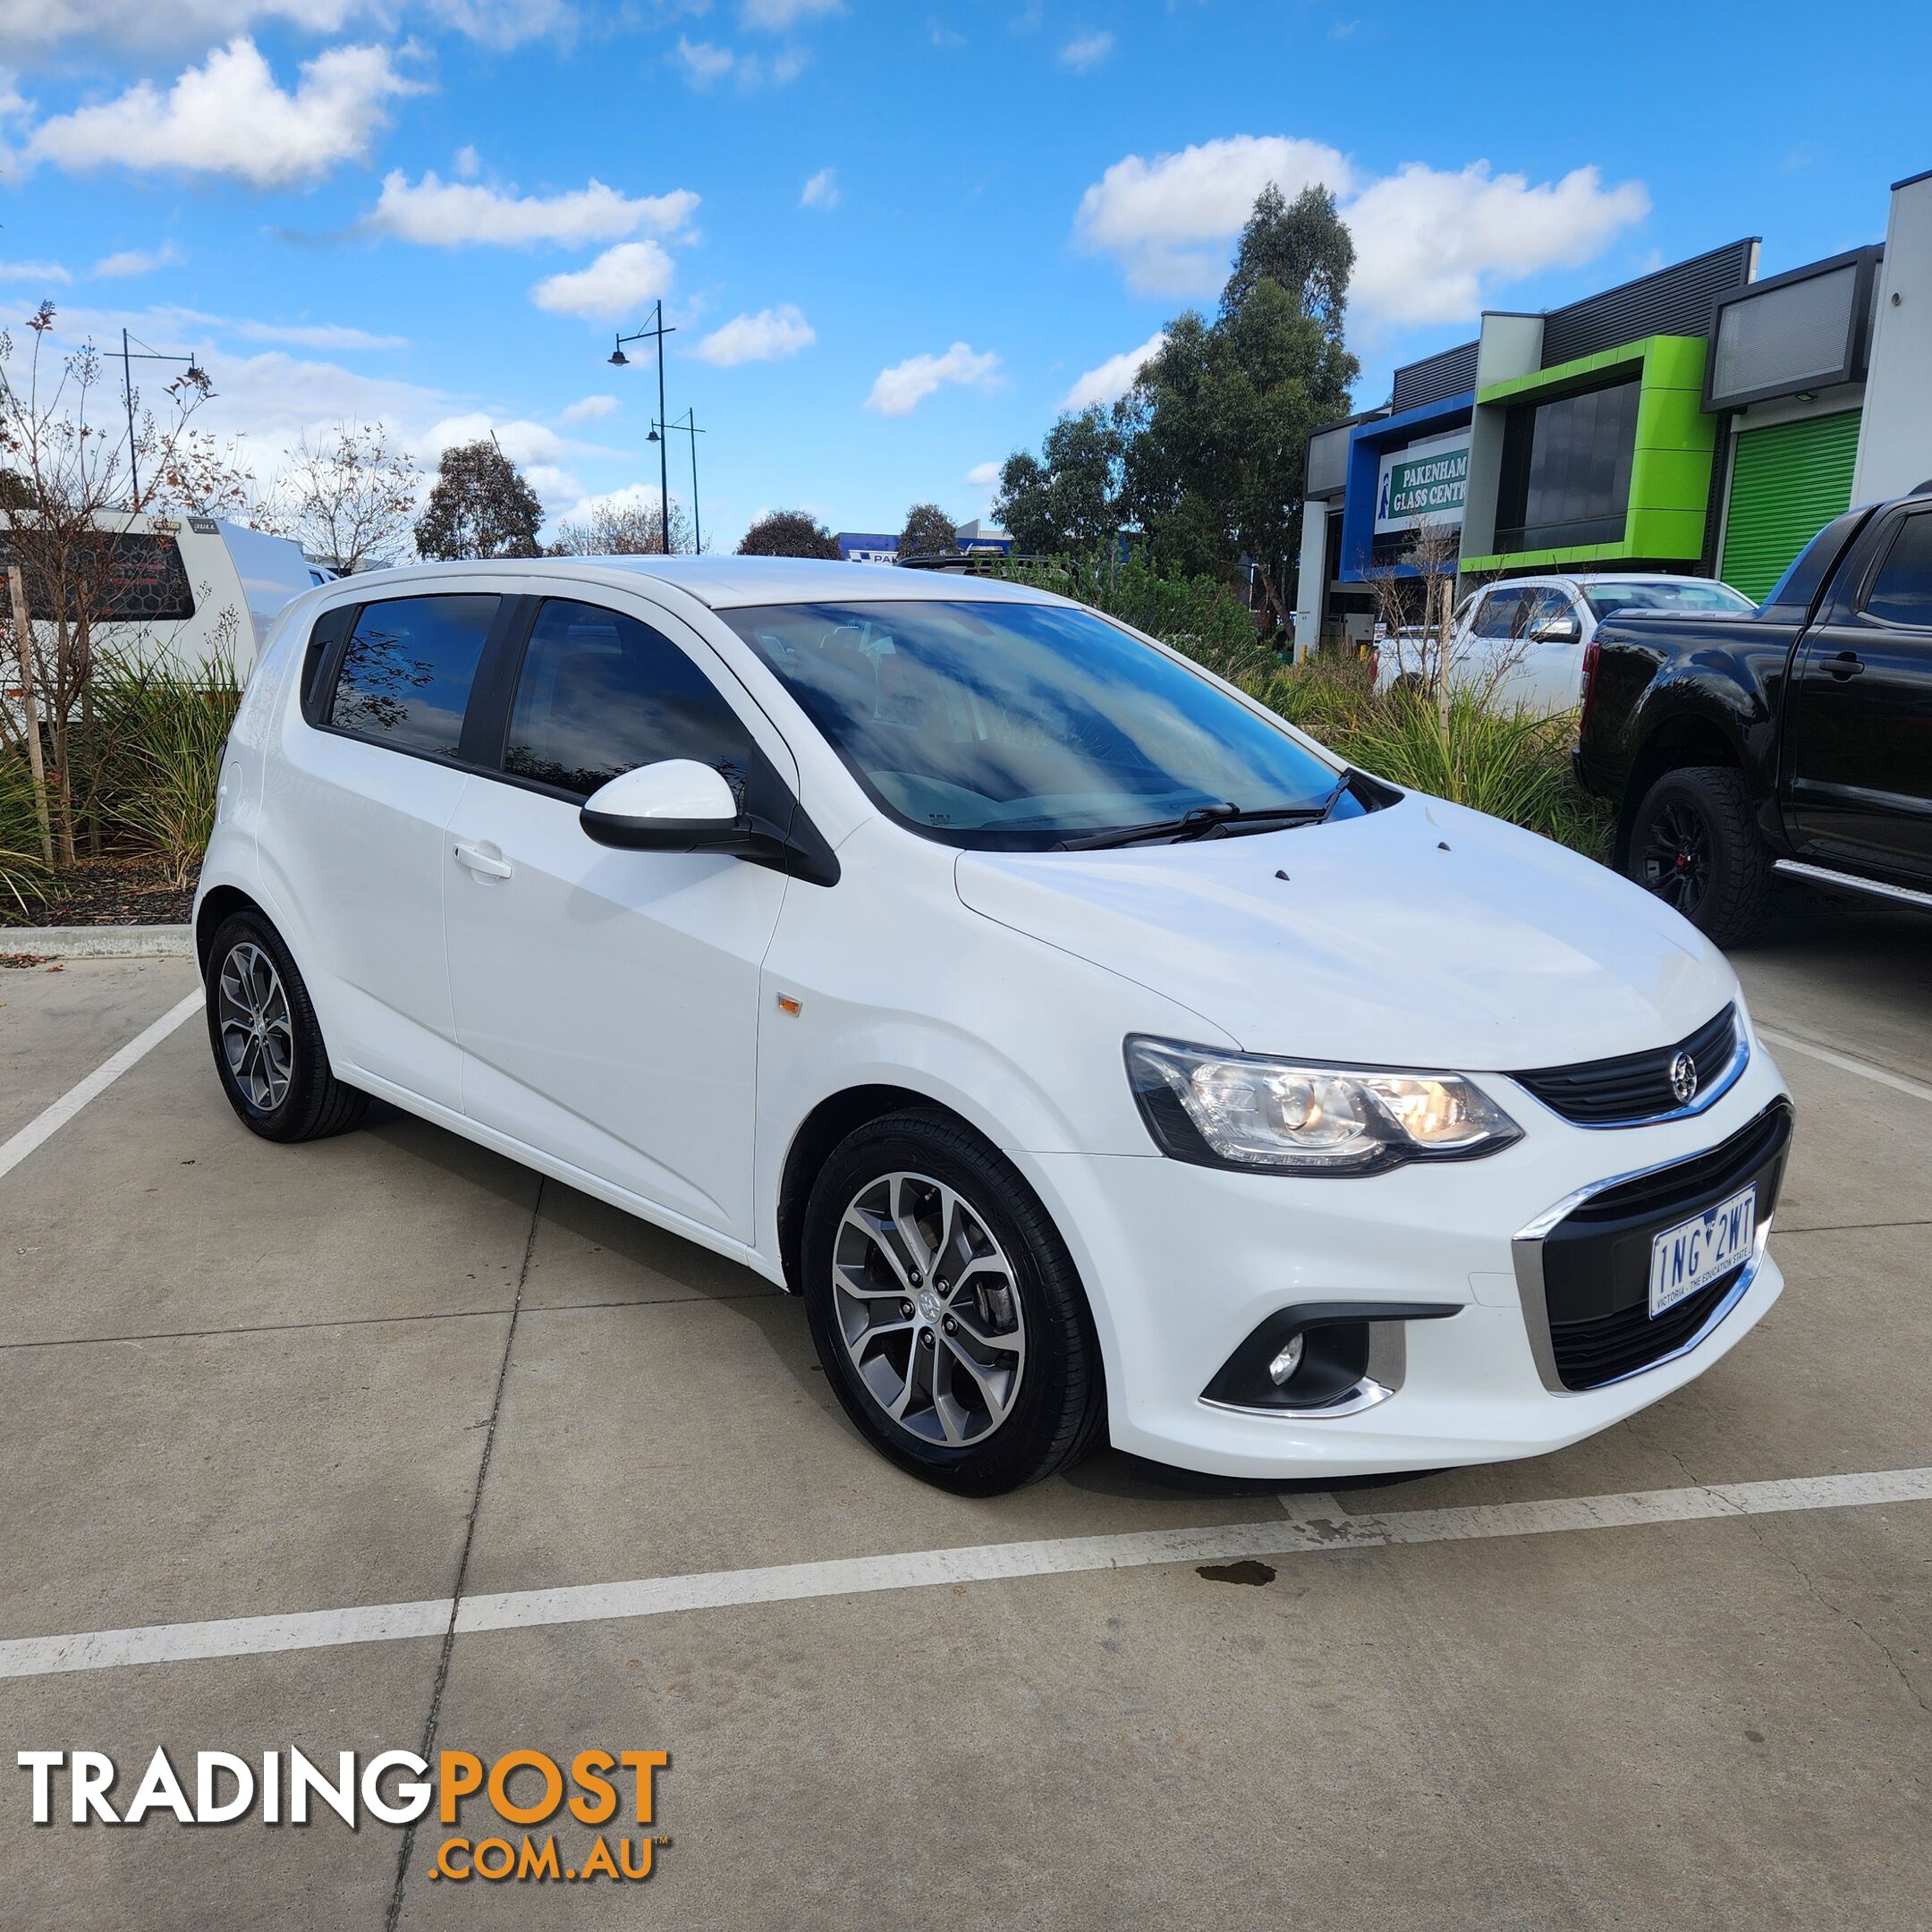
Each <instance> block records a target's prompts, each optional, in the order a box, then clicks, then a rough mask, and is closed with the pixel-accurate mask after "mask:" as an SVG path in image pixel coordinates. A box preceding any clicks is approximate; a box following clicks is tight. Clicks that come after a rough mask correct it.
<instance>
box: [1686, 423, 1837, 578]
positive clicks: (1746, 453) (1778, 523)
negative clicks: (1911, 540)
mask: <svg viewBox="0 0 1932 1932" xmlns="http://www.w3.org/2000/svg"><path fill="white" fill-rule="evenodd" d="M1858 435H1859V411H1857V410H1844V411H1840V412H1839V413H1838V414H1836V415H1834V416H1812V417H1809V418H1807V419H1805V420H1804V421H1802V422H1790V423H1773V424H1770V425H1768V426H1767V428H1762V429H1743V430H1740V431H1739V433H1738V438H1737V445H1736V452H1735V453H1734V455H1733V459H1732V466H1731V502H1730V506H1729V509H1728V512H1727V513H1726V515H1725V519H1724V559H1723V562H1722V563H1721V564H1720V566H1719V569H1718V575H1719V576H1721V577H1722V578H1723V579H1724V581H1725V582H1726V583H1727V584H1729V585H1730V586H1731V587H1732V589H1734V590H1741V591H1742V592H1743V593H1744V595H1745V596H1746V597H1757V598H1759V599H1760V600H1761V599H1762V598H1763V597H1765V595H1766V594H1767V592H1768V591H1769V590H1770V589H1771V587H1772V586H1773V585H1774V584H1775V583H1776V581H1777V580H1778V579H1779V578H1780V577H1782V576H1783V575H1784V571H1785V568H1786V566H1787V565H1788V564H1789V563H1791V561H1792V558H1793V557H1794V556H1796V555H1798V553H1799V552H1800V551H1801V550H1802V549H1803V548H1804V547H1805V546H1806V545H1807V544H1808V543H1809V542H1810V541H1811V539H1812V538H1814V537H1816V536H1817V535H1818V532H1819V531H1820V530H1823V529H1824V528H1825V526H1826V524H1827V523H1829V522H1830V521H1831V520H1832V519H1833V518H1834V517H1835V516H1837V515H1839V514H1840V513H1842V512H1843V511H1845V510H1847V509H1849V508H1850V507H1851V504H1852V465H1853V463H1854V462H1856V461H1857V459H1858Z"/></svg>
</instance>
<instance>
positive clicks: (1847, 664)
mask: <svg viewBox="0 0 1932 1932" xmlns="http://www.w3.org/2000/svg"><path fill="white" fill-rule="evenodd" d="M1825 668H1826V670H1827V671H1829V672H1830V673H1831V674H1832V675H1833V676H1834V677H1835V678H1836V679H1837V680H1838V681H1839V682H1841V683H1843V682H1844V680H1845V679H1846V678H1848V677H1860V676H1862V675H1863V674H1864V671H1865V660H1864V659H1863V658H1862V657H1860V656H1859V654H1858V653H1857V652H1856V651H1849V650H1842V651H1840V652H1839V653H1838V655H1837V656H1836V657H1827V658H1826V660H1825Z"/></svg>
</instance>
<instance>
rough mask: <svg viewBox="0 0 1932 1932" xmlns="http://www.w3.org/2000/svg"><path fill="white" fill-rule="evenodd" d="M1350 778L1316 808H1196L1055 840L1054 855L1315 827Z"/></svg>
mask: <svg viewBox="0 0 1932 1932" xmlns="http://www.w3.org/2000/svg"><path fill="white" fill-rule="evenodd" d="M1352 776H1353V774H1352V773H1351V772H1346V771H1344V772H1343V774H1342V775H1341V777H1340V778H1339V779H1338V780H1337V781H1336V783H1335V789H1334V790H1333V791H1332V792H1329V794H1328V796H1327V797H1326V799H1324V800H1323V801H1322V802H1321V803H1320V804H1319V805H1257V806H1253V807H1251V808H1250V809H1246V810H1243V809H1241V807H1240V806H1238V805H1197V806H1195V808H1194V809H1192V810H1191V811H1188V812H1183V813H1182V815H1181V816H1180V818H1156V819H1153V820H1150V821H1149V822H1148V824H1146V825H1135V826H1109V827H1108V829H1107V830H1106V831H1105V832H1091V833H1089V834H1088V835H1086V836H1085V837H1083V838H1066V839H1061V840H1059V841H1058V842H1057V843H1055V846H1054V848H1053V849H1054V850H1055V852H1104V851H1106V849H1107V848H1108V847H1110V846H1116V845H1144V844H1152V843H1155V842H1157V841H1158V840H1162V839H1165V841H1166V842H1167V843H1169V844H1180V843H1183V842H1184V841H1187V840H1191V839H1200V838H1233V837H1238V836H1239V834H1238V833H1236V832H1233V831H1232V830H1230V829H1229V828H1230V827H1232V826H1253V827H1254V828H1255V829H1256V830H1257V831H1264V830H1267V829H1268V828H1269V827H1271V826H1290V825H1318V824H1319V823H1320V822H1321V821H1322V820H1323V819H1324V818H1326V817H1327V816H1328V814H1329V813H1330V812H1331V811H1333V810H1334V809H1335V801H1337V800H1338V799H1339V798H1340V797H1341V796H1342V794H1343V792H1344V791H1346V790H1347V789H1348V782H1349V780H1350V778H1351V777H1352Z"/></svg>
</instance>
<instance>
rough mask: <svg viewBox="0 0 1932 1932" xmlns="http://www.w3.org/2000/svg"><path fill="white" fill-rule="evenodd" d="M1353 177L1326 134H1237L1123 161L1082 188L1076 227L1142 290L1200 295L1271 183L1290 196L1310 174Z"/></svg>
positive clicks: (1343, 181)
mask: <svg viewBox="0 0 1932 1932" xmlns="http://www.w3.org/2000/svg"><path fill="white" fill-rule="evenodd" d="M1353 178H1354V177H1353V173H1352V170H1351V168H1350V166H1349V164H1348V162H1347V161H1346V160H1345V159H1344V158H1343V156H1342V155H1340V154H1339V153H1337V152H1336V150H1335V148H1327V147H1324V146H1323V145H1322V144H1321V143H1320V142H1319V141H1309V140H1294V139H1292V138H1291V137H1289V136H1286V135H1254V134H1236V135H1233V136H1231V137H1229V138H1228V139H1227V140H1211V141H1203V142H1202V143H1200V145H1199V146H1198V147H1194V148H1182V151H1181V152H1180V153H1179V154H1164V155H1156V156H1155V157H1154V158H1153V160H1151V161H1147V160H1143V159H1142V158H1141V157H1140V156H1139V155H1129V156H1127V157H1125V158H1124V159H1123V160H1120V161H1116V162H1115V163H1114V165H1113V166H1112V167H1110V168H1109V169H1108V170H1107V171H1106V174H1103V175H1102V176H1101V177H1100V179H1099V180H1098V181H1097V182H1095V183H1094V185H1093V186H1092V187H1091V188H1089V190H1088V191H1087V192H1086V193H1085V194H1084V195H1083V196H1081V198H1080V214H1079V216H1078V217H1077V218H1076V222H1075V227H1076V229H1077V232H1078V233H1079V235H1080V240H1081V241H1082V242H1085V243H1086V245H1087V246H1088V247H1089V248H1091V249H1095V250H1099V251H1101V252H1103V253H1105V254H1109V255H1112V256H1114V257H1115V258H1116V259H1118V260H1119V261H1120V262H1121V264H1122V266H1123V267H1124V268H1125V269H1126V271H1127V279H1128V281H1129V283H1130V284H1131V285H1132V286H1133V287H1134V288H1135V289H1136V290H1138V291H1139V292H1141V293H1142V294H1160V295H1179V294H1201V293H1205V292H1208V291H1209V290H1212V289H1214V288H1216V287H1218V286H1219V284H1220V283H1221V282H1222V281H1223V280H1224V278H1225V277H1226V275H1227V249H1226V243H1227V242H1228V241H1229V239H1230V238H1231V237H1232V236H1233V235H1236V234H1238V233H1240V232H1241V224H1242V223H1243V222H1245V221H1246V220H1247V219H1248V216H1249V212H1250V209H1252V208H1253V207H1254V202H1255V197H1256V196H1257V195H1258V194H1259V193H1260V192H1261V191H1262V189H1263V188H1265V187H1266V186H1267V184H1268V182H1278V183H1279V184H1280V186H1281V189H1282V191H1283V193H1284V194H1286V195H1288V196H1289V197H1291V198H1292V197H1293V196H1294V195H1296V194H1298V193H1299V192H1300V191H1301V190H1302V189H1303V188H1305V187H1307V186H1308V185H1309V183H1310V182H1326V184H1327V185H1328V186H1329V187H1330V188H1332V189H1334V190H1335V191H1336V192H1337V193H1341V192H1343V191H1346V190H1347V188H1348V187H1349V186H1350V185H1351V184H1352V182H1353Z"/></svg>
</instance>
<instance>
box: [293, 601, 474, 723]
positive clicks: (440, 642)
mask: <svg viewBox="0 0 1932 1932" xmlns="http://www.w3.org/2000/svg"><path fill="white" fill-rule="evenodd" d="M496 605H497V599H496V597H393V598H391V599H389V600H388V601H387V602H386V603H381V604H365V605H364V606H362V612H361V614H360V616H359V617H358V618H357V619H356V627H355V629H354V631H352V632H351V633H350V638H349V642H348V644H347V645H346V646H345V647H344V648H343V660H342V669H341V671H340V672H339V673H338V674H336V679H335V697H334V699H333V700H332V702H331V704H330V707H329V723H330V724H334V725H335V726H336V728H337V729H338V730H341V731H348V732H354V733H356V734H357V735H358V736H359V737H364V738H374V739H377V740H378V741H381V742H382V743H384V744H393V745H399V746H402V748H404V749H405V750H411V751H436V752H440V753H441V754H442V755H443V756H445V758H454V757H455V756H456V744H457V740H458V739H459V738H461V737H462V722H463V710H464V708H465V707H466V706H467V705H468V704H469V702H470V685H471V684H472V683H473V682H475V680H476V671H477V662H478V660H479V658H480V657H482V655H483V644H484V640H485V639H487V637H488V636H489V630H490V625H491V623H493V622H494V621H495V619H496Z"/></svg>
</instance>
